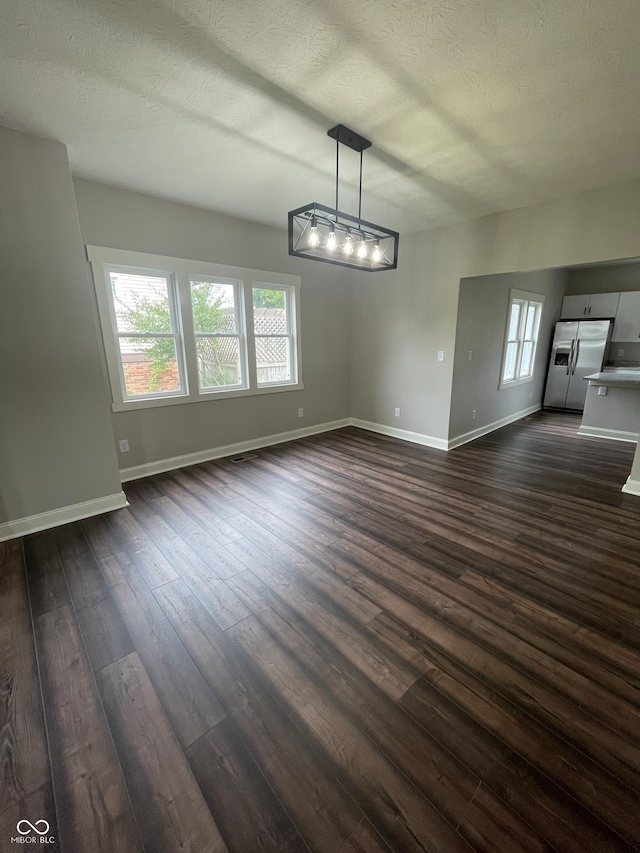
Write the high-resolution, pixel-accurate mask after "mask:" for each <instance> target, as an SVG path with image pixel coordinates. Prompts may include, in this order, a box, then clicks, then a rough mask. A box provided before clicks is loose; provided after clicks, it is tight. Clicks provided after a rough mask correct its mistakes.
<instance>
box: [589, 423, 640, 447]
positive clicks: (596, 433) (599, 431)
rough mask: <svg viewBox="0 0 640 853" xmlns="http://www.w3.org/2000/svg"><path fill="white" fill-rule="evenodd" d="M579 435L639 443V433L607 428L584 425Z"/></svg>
mask: <svg viewBox="0 0 640 853" xmlns="http://www.w3.org/2000/svg"><path fill="white" fill-rule="evenodd" d="M578 435H588V436H590V437H591V438H611V439H613V440H614V441H633V442H635V443H636V444H637V443H638V433H637V432H626V431H625V430H621V429H605V427H594V426H589V425H588V424H582V425H581V426H580V428H579V430H578Z"/></svg>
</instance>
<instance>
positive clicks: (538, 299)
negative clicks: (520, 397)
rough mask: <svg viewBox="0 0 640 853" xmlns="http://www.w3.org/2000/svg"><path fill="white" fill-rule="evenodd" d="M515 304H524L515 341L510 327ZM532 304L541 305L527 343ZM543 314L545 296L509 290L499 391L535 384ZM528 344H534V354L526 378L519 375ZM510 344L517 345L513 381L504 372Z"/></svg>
mask: <svg viewBox="0 0 640 853" xmlns="http://www.w3.org/2000/svg"><path fill="white" fill-rule="evenodd" d="M515 302H520V303H521V304H522V309H521V311H520V320H519V323H518V330H517V337H516V338H514V339H510V338H509V326H510V325H511V309H512V306H513V304H514V303H515ZM530 304H535V305H539V306H540V307H539V309H538V311H537V317H536V323H535V330H534V335H533V338H527V339H526V341H525V337H524V334H525V331H526V322H527V313H528V310H529V305H530ZM543 312H544V295H543V294H542V293H531V292H529V291H526V290H515V289H513V288H511V289H510V290H509V299H508V302H507V316H506V321H505V330H504V342H503V345H502V359H501V360H500V381H499V384H498V389H499V390H502V389H504V388H513V387H514V386H515V385H524V384H526V383H527V382H533V380H534V378H535V366H536V354H537V351H538V338H539V337H540V326H541V323H542V314H543ZM527 342H531V343H533V352H532V354H531V372H530V373H528V374H527V375H526V376H520V375H519V374H520V367H521V363H522V352H523V349H524V344H525V343H527ZM510 343H516V344H517V351H516V366H515V377H514V378H513V379H505V378H504V370H505V365H506V362H507V348H508V345H509V344H510Z"/></svg>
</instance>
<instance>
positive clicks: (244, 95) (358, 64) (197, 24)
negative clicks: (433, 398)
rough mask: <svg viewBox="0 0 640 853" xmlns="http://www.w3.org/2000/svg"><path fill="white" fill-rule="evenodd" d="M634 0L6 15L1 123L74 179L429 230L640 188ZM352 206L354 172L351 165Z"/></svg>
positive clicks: (167, 7)
mask: <svg viewBox="0 0 640 853" xmlns="http://www.w3.org/2000/svg"><path fill="white" fill-rule="evenodd" d="M639 44H640V2H639V0H444V2H443V1H442V0H418V2H412V0H350V2H348V3H345V2H344V0H164V1H163V0H2V3H1V4H0V124H5V125H7V126H9V127H14V128H17V129H20V130H26V131H30V132H34V133H37V134H40V135H43V136H46V137H49V138H53V139H56V140H59V141H61V142H64V143H65V144H66V145H67V146H68V149H69V156H70V159H71V166H72V169H73V172H74V174H76V175H80V176H82V177H86V178H91V179H94V180H97V181H102V182H104V183H109V184H115V185H118V186H124V187H129V188H131V189H136V190H141V191H143V192H148V193H151V194H154V195H159V196H163V197H166V198H171V199H176V200H179V201H183V202H187V203H190V204H195V205H198V206H201V207H206V208H212V209H216V210H221V211H224V212H228V213H232V214H235V215H239V216H243V217H246V218H250V219H255V220H258V221H261V222H266V223H270V224H274V225H280V226H284V225H285V223H286V212H287V210H289V209H291V208H294V207H298V206H300V205H302V204H305V203H307V202H310V201H319V202H321V203H325V204H329V205H331V206H333V203H334V191H335V190H334V181H335V143H334V142H333V140H331V139H329V137H327V135H326V131H327V130H328V129H329V128H330V127H331V126H332V125H333V124H336V123H338V122H341V123H344V124H347V125H348V126H350V127H352V128H353V129H354V130H357V131H358V132H360V133H362V134H364V135H365V136H368V137H369V138H370V139H371V140H372V141H373V148H372V149H370V150H369V151H367V152H365V155H364V190H365V192H364V195H363V210H362V215H363V217H365V218H367V219H372V220H374V221H378V222H380V224H383V225H386V226H388V227H392V228H397V229H398V230H400V231H407V230H417V229H419V228H428V227H433V226H435V225H440V224H446V223H450V222H454V221H458V220H462V219H468V218H471V217H473V216H478V215H481V214H485V213H490V212H493V211H498V210H506V209H510V208H514V207H520V206H523V205H527V204H532V203H535V202H539V201H544V200H547V199H550V198H556V197H559V196H562V195H566V194H569V193H573V192H577V191H579V190H583V189H587V188H589V187H594V186H599V185H603V184H608V183H613V182H615V181H619V180H624V179H627V178H631V177H637V176H638V175H640V109H638V105H639V100H640V98H639V94H640V93H639V91H638V89H639V86H640V50H639V49H638V45H639ZM340 170H341V175H342V176H343V179H344V180H343V181H341V197H340V208H341V209H343V210H345V211H347V212H356V210H357V170H358V155H356V154H355V153H354V152H352V151H350V150H349V149H345V148H341V163H340Z"/></svg>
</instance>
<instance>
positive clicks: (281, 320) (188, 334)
mask: <svg viewBox="0 0 640 853" xmlns="http://www.w3.org/2000/svg"><path fill="white" fill-rule="evenodd" d="M87 252H88V256H89V260H90V261H91V265H92V268H93V276H94V281H95V285H96V295H97V300H98V310H99V315H100V322H101V326H102V334H103V339H104V345H105V353H106V359H107V366H108V370H109V378H110V382H111V390H112V395H113V409H114V411H123V410H125V409H130V408H146V407H149V406H160V405H172V404H174V403H186V402H199V401H203V400H212V399H215V398H216V397H229V396H243V395H247V394H263V393H269V392H275V391H287V390H292V389H298V388H302V387H303V386H302V382H301V377H300V334H299V328H300V316H299V312H300V299H299V291H300V278H299V277H298V276H292V275H284V274H277V273H266V272H264V271H261V270H247V269H242V268H237V267H223V266H221V265H219V264H211V263H205V262H198V261H187V260H183V259H180V258H167V257H160V256H154V255H145V254H142V253H137V252H127V251H119V250H115V249H101V248H98V247H94V246H88V247H87Z"/></svg>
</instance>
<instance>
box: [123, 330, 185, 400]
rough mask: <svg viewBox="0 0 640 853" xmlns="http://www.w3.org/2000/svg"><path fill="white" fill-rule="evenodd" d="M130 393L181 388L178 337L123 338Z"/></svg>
mask: <svg viewBox="0 0 640 853" xmlns="http://www.w3.org/2000/svg"><path fill="white" fill-rule="evenodd" d="M119 343H120V359H121V361H122V372H123V373H124V383H125V388H126V391H127V396H129V397H130V396H133V395H139V394H157V393H158V392H162V391H180V377H179V374H178V360H177V358H176V342H175V339H174V338H144V339H141V338H119Z"/></svg>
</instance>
